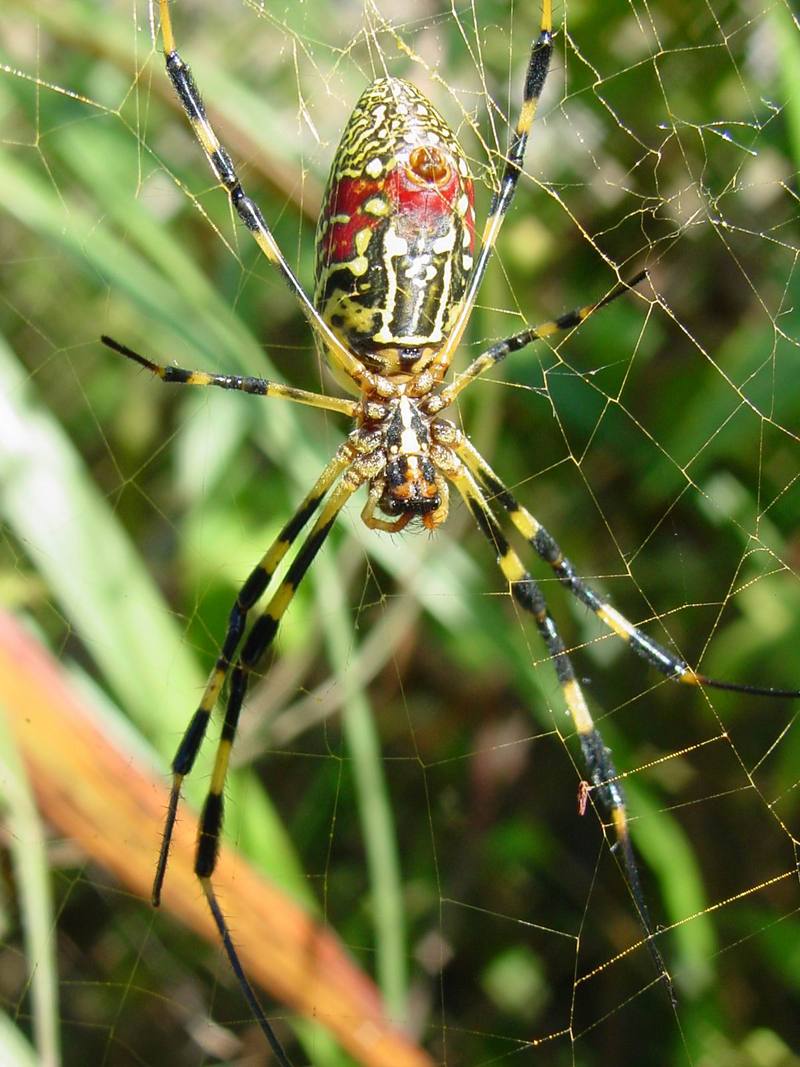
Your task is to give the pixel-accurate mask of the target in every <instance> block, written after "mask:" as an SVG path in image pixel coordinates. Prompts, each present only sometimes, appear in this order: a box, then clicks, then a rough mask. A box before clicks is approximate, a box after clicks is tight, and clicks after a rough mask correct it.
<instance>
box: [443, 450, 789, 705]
mask: <svg viewBox="0 0 800 1067" xmlns="http://www.w3.org/2000/svg"><path fill="white" fill-rule="evenodd" d="M458 440H459V443H458V444H456V445H454V446H451V447H454V450H455V452H456V454H457V455H458V456H459V458H460V459H462V460H463V461H464V463H465V464H466V465H467V467H468V468H469V470H470V471H471V472H472V473H473V474H474V475H475V477H476V478H477V479H478V482H479V483H480V485H481V486H482V487H483V489H484V490H485V491H486V492H487V493H488V494H489V496H490V498H491V499H492V500H496V501H497V502H498V503H499V504H500V506H501V507H502V508H504V510H505V511H507V512H508V517H509V518H510V519H511V522H512V523H513V524H514V526H515V527H516V528H517V530H519V532H520V533H521V534H522V536H523V537H524V538H525V539H526V540H527V541H528V543H529V544H530V545H531V547H532V548H533V549H534V551H535V552H536V553H537V555H538V556H539V557H540V558H541V559H543V560H544V562H545V563H547V564H548V565H549V566H550V567H551V568H552V570H553V572H554V573H555V575H556V577H557V578H558V580H559V581H560V582H561V584H562V585H564V586H566V588H567V589H569V591H570V592H571V593H572V594H573V596H575V597H577V599H578V600H580V602H581V603H582V604H585V605H586V607H587V608H589V609H590V610H591V611H593V612H594V614H595V615H596V616H597V617H598V619H600V620H601V622H603V623H605V625H606V626H607V627H608V628H609V629H610V630H611V631H612V632H613V633H615V634H616V635H617V637H621V638H622V640H623V641H625V642H626V643H627V644H628V645H629V646H630V648H631V649H632V650H633V651H634V652H635V653H636V655H637V656H641V658H642V659H644V660H646V661H647V662H648V663H649V664H650V665H651V666H652V667H655V668H656V670H657V671H660V672H661V674H663V675H665V676H666V677H667V678H669V679H670V680H671V681H674V682H682V683H683V684H684V685H694V686H709V687H711V688H713V689H727V690H731V691H733V692H735V693H749V694H751V695H752V696H765V697H784V698H793V697H800V690H797V689H772V688H763V687H761V686H755V685H746V684H741V683H739V682H724V681H719V680H718V679H715V678H708V677H706V676H705V675H704V674H698V673H697V672H696V671H694V670H693V669H692V668H691V667H690V666H689V664H688V663H687V662H686V661H685V660H684V659H683V658H682V657H681V656H677V655H676V654H675V653H674V652H670V650H669V649H668V648H666V647H665V646H664V645H662V644H660V642H658V641H655V640H654V639H653V638H652V637H649V636H648V635H647V634H646V633H645V632H644V631H643V630H641V629H639V627H638V626H636V625H635V624H634V623H632V622H630V620H628V619H626V618H625V616H624V615H622V614H621V613H620V612H619V611H617V609H616V608H614V607H612V606H611V604H610V603H609V601H608V600H606V599H605V598H604V597H602V596H601V595H600V594H599V593H597V592H596V591H595V590H594V589H592V587H591V586H590V585H589V584H588V583H587V582H585V581H584V580H583V578H581V577H580V576H579V575H578V574H576V573H575V567H574V566H573V564H572V563H571V562H570V560H569V559H567V557H566V556H565V555H564V554H563V552H562V551H561V548H560V547H559V545H558V543H557V541H556V540H555V538H554V537H553V536H552V534H550V533H549V532H548V531H547V530H546V529H545V528H544V526H542V524H541V523H540V522H539V521H538V519H536V518H535V517H534V516H533V515H532V514H531V513H530V512H529V511H528V510H527V509H526V508H524V507H523V506H522V505H521V504H520V503H519V502H518V501H517V499H516V498H515V497H514V496H513V494H512V493H511V492H510V491H509V490H508V489H507V488H506V486H505V485H504V483H503V482H502V481H501V480H500V478H498V476H497V475H496V474H495V472H494V471H493V470H492V468H491V467H490V466H489V464H488V463H487V462H486V460H485V459H484V458H483V456H482V455H481V454H480V452H478V450H477V449H476V448H475V447H474V445H472V444H471V443H470V442H469V441H468V440H467V439H466V437H464V436H463V435H462V434H459V435H458Z"/></svg>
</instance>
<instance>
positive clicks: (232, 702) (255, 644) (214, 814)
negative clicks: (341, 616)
mask: <svg viewBox="0 0 800 1067" xmlns="http://www.w3.org/2000/svg"><path fill="white" fill-rule="evenodd" d="M361 482H362V478H361V477H360V476H359V475H357V474H355V473H354V472H353V470H352V468H350V469H349V470H348V471H347V472H346V473H345V474H344V475H343V477H342V479H341V481H340V482H339V484H338V486H337V487H336V489H335V490H334V491H333V492H332V493H331V496H330V498H329V500H328V502H327V503H326V504H325V506H324V507H323V509H322V511H321V512H320V514H319V517H318V518H317V521H316V522H315V523H314V526H313V527H312V528H311V531H310V533H309V534H308V536H307V537H306V539H305V541H304V542H303V544H302V545H301V547H300V549H299V551H298V552H297V555H296V556H295V557H294V559H293V560H292V562H291V564H290V565H289V568H288V570H287V571H286V575H285V577H284V578H283V580H282V581H281V583H280V585H279V586H278V588H277V589H276V591H275V593H274V594H273V595H272V598H271V599H270V601H269V603H268V604H267V607H266V609H265V610H264V613H263V614H262V615H261V616H260V617H259V618H258V619H257V620H256V622H255V624H254V625H253V627H252V629H251V630H250V633H249V634H248V636H247V638H246V639H245V642H244V646H243V648H242V651H241V654H240V656H239V659H238V660H237V662H236V666H235V667H234V669H233V673H232V675H231V686H230V694H229V696H228V705H227V708H226V711H225V721H224V723H223V726H222V733H221V735H220V739H219V742H218V744H217V754H216V759H215V761H214V769H213V772H212V775H211V785H210V788H209V791H208V796H207V797H206V801H205V804H204V805H203V811H202V814H201V816H200V825H199V829H198V835H197V853H196V858H195V868H194V869H195V873H196V874H197V876H198V878H199V879H200V882H201V884H202V886H203V892H204V893H205V895H206V899H207V900H208V904H209V907H210V909H211V913H212V915H213V917H214V922H215V923H216V925H217V929H218V930H219V934H220V937H221V939H222V943H223V946H224V948H225V952H226V953H227V956H228V959H229V960H230V963H231V966H232V968H233V971H234V973H235V975H236V977H237V979H238V981H239V985H240V986H241V989H242V992H243V993H244V996H245V998H246V1000H247V1002H248V1004H249V1006H250V1008H251V1010H252V1011H253V1013H254V1015H255V1017H256V1019H257V1021H258V1023H259V1025H260V1026H261V1029H262V1030H263V1032H264V1034H265V1036H266V1037H267V1039H268V1041H269V1042H270V1044H271V1046H272V1048H273V1050H275V1052H276V1055H278V1059H279V1062H280V1063H281V1065H282V1067H285V1065H287V1064H288V1060H287V1058H286V1054H285V1053H284V1052H283V1049H282V1048H281V1045H280V1043H279V1042H278V1040H277V1038H276V1037H275V1035H274V1033H273V1031H272V1027H271V1026H270V1024H269V1021H268V1020H267V1018H266V1016H265V1015H264V1011H263V1009H262V1008H261V1006H260V1004H259V1003H258V998H257V997H256V995H255V991H254V990H253V987H252V986H251V985H250V982H249V980H248V978H247V975H246V974H245V972H244V969H243V967H242V964H241V961H240V959H239V956H238V953H237V952H236V948H235V946H234V944H233V939H232V937H231V932H230V929H229V927H228V924H227V922H226V920H225V916H224V915H223V913H222V909H221V908H220V906H219V901H218V900H217V897H216V894H215V892H214V888H213V885H212V883H211V877H212V875H213V873H214V868H215V866H216V862H217V855H218V852H219V841H220V833H221V831H222V820H223V810H224V800H223V794H224V790H225V779H226V777H227V774H228V764H229V762H230V754H231V749H232V747H233V742H234V739H235V737H236V729H237V726H238V723H239V714H240V712H241V710H242V704H243V701H244V698H245V694H246V692H247V683H248V681H249V678H250V675H251V674H252V673H253V672H254V671H255V670H256V669H257V667H258V664H259V662H260V660H261V659H262V657H263V656H264V654H265V653H266V652H267V650H268V649H269V647H270V645H271V644H272V642H273V641H274V639H275V635H276V634H277V632H278V627H279V626H280V622H281V619H282V618H283V615H284V613H285V611H286V609H287V608H288V607H289V605H290V604H291V602H292V598H293V597H294V594H295V593H296V591H297V588H298V586H299V585H300V582H301V581H302V579H303V576H304V575H305V573H306V571H307V570H308V568H309V567H310V566H311V563H312V562H313V560H314V557H315V556H316V554H317V552H319V550H320V548H321V547H322V544H323V542H324V541H325V538H326V537H327V536H328V534H329V532H330V530H331V527H332V526H333V524H334V522H335V521H336V516H337V515H338V514H339V512H340V511H341V509H342V507H343V506H344V504H345V503H346V502H347V500H348V499H349V498H350V496H352V494H353V493H354V492H355V491H356V489H358V487H359V486H360V485H361ZM287 547H288V546H287Z"/></svg>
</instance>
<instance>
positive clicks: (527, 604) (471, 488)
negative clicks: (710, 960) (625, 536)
mask: <svg viewBox="0 0 800 1067" xmlns="http://www.w3.org/2000/svg"><path fill="white" fill-rule="evenodd" d="M448 477H449V478H450V480H451V481H452V482H453V483H454V485H455V486H456V488H457V489H458V491H459V492H460V493H461V496H462V497H463V498H464V502H465V503H466V505H467V507H468V508H469V510H470V512H471V513H472V516H473V518H474V519H475V521H476V522H477V524H478V528H479V529H480V531H481V533H482V534H483V535H484V537H485V538H486V539H487V541H488V542H489V544H490V545H491V546H492V547H493V548H494V550H495V553H496V556H497V562H498V565H499V567H500V570H501V571H502V572H503V575H504V577H505V578H506V580H507V581H508V583H509V587H510V590H511V595H512V596H513V598H514V600H515V601H516V603H517V604H518V605H519V607H520V608H522V610H523V611H525V612H527V613H528V614H530V615H532V616H533V619H534V621H535V623H536V628H537V630H538V631H539V634H540V636H541V638H542V640H543V642H544V644H545V646H546V647H547V651H548V652H549V653H550V657H551V659H552V661H553V665H554V667H555V670H556V676H557V678H558V682H559V685H560V686H561V692H562V694H563V696H564V702H565V704H566V706H567V710H568V712H569V714H570V717H571V719H572V722H573V724H574V726H575V729H576V731H577V734H578V738H579V740H580V743H581V751H582V753H583V758H584V762H585V763H586V767H587V770H588V774H589V780H590V781H591V783H592V786H593V787H594V791H595V794H596V796H597V798H598V800H599V801H600V803H601V805H602V806H603V808H605V809H606V810H607V811H608V812H609V814H610V816H611V821H612V823H613V826H614V832H615V834H616V846H615V847H616V849H617V851H618V854H619V855H620V858H621V861H622V869H623V871H624V874H625V878H626V880H627V882H628V887H629V889H630V892H631V896H632V898H633V902H634V906H635V907H636V911H637V913H638V915H639V921H640V922H641V924H642V927H643V928H644V932H645V935H646V937H645V943H646V945H647V948H648V950H649V952H650V955H651V957H652V959H653V962H654V963H655V966H656V969H657V970H658V971H659V974H660V975H663V976H664V980H665V982H666V986H667V990H668V992H669V995H670V998H671V999H672V1001H673V1003H675V994H674V991H673V987H672V979H671V978H670V975H669V972H668V971H667V969H666V966H665V965H664V960H663V958H662V956H661V953H660V952H659V950H658V948H657V946H656V942H655V931H654V928H653V925H652V922H651V920H650V915H649V912H648V910H647V904H646V903H645V899H644V893H643V892H642V886H641V881H640V879H639V870H638V867H637V865H636V859H635V857H634V854H633V846H632V845H631V840H630V832H629V830H628V816H627V812H626V808H625V796H624V793H623V791H622V786H621V785H620V784H619V780H618V775H617V771H616V768H615V767H614V763H613V761H612V759H611V752H610V751H609V749H607V748H606V746H605V745H604V744H603V738H602V737H601V735H600V731H599V730H598V729H597V727H596V726H595V724H594V720H593V719H592V715H591V712H590V711H589V706H588V704H587V702H586V698H585V697H584V695H583V690H582V689H581V686H580V683H579V682H578V679H577V677H576V675H575V668H574V667H573V665H572V661H571V659H570V657H569V654H568V652H567V650H566V647H565V645H564V642H563V640H562V638H561V635H560V634H559V632H558V629H557V627H556V624H555V620H554V619H553V617H552V615H551V614H550V612H549V610H548V608H547V603H546V601H545V598H544V595H543V593H542V591H541V589H540V587H539V585H538V583H537V582H536V581H535V580H534V579H533V578H532V577H531V575H530V574H529V573H528V572H527V571H526V570H525V568H524V566H523V564H522V560H521V559H520V558H519V556H518V555H517V553H516V552H515V551H514V549H513V548H512V547H511V546H510V545H509V543H508V541H507V539H506V537H505V534H504V533H503V531H502V529H501V527H500V523H499V522H498V521H497V519H496V517H495V515H494V514H493V512H492V510H491V508H490V506H489V504H488V502H487V500H486V498H485V497H484V495H483V493H482V492H481V490H480V488H479V487H478V484H477V483H476V481H475V479H474V477H473V476H472V474H471V473H469V472H468V471H467V470H465V469H464V468H463V467H462V468H461V472H458V471H457V470H456V471H453V472H449V473H448Z"/></svg>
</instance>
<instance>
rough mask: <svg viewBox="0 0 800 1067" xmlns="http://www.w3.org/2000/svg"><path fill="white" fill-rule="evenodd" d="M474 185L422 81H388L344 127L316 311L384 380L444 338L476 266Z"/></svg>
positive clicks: (326, 215) (366, 96) (365, 97)
mask: <svg viewBox="0 0 800 1067" xmlns="http://www.w3.org/2000/svg"><path fill="white" fill-rule="evenodd" d="M474 243H475V213H474V194H473V184H472V178H471V177H470V173H469V168H468V166H467V161H466V158H465V156H464V153H463V151H462V149H461V147H460V145H459V144H458V141H457V140H456V137H455V135H454V133H453V132H452V130H451V129H450V127H449V126H448V125H447V123H446V122H445V120H444V119H443V118H442V116H441V115H440V114H439V113H438V112H437V111H436V109H435V108H434V107H433V105H432V104H431V103H430V101H429V100H428V99H427V98H426V97H425V96H424V95H423V94H422V93H421V92H420V91H419V90H418V89H416V88H415V87H414V86H413V85H410V84H409V83H408V82H405V81H402V80H400V79H398V78H382V79H379V80H378V81H375V82H373V83H372V85H370V86H369V87H368V88H367V89H366V90H365V91H364V93H363V94H362V95H361V98H360V99H359V101H358V103H357V104H356V107H355V109H354V111H353V113H352V115H351V116H350V119H349V121H348V123H347V126H346V127H345V129H344V133H343V135H342V139H341V142H340V144H339V147H338V149H337V151H336V155H335V157H334V160H333V165H332V167H331V173H330V176H329V178H328V185H327V189H326V194H325V202H324V207H323V210H322V214H321V215H320V219H319V223H318V225H317V269H316V292H315V304H316V306H317V308H318V310H319V311H320V314H321V315H322V317H323V318H324V319H325V321H326V322H327V323H328V325H329V326H330V327H331V328H332V329H333V331H334V332H335V333H336V334H337V336H338V337H340V338H341V339H342V341H343V342H344V343H345V344H346V345H347V346H348V347H349V348H350V349H351V350H352V351H353V352H354V353H355V354H356V355H357V356H358V357H359V358H360V359H361V360H363V362H364V363H366V364H367V365H368V366H369V367H370V368H371V369H373V370H377V371H379V372H380V373H382V374H386V375H392V374H402V373H419V371H420V369H421V368H422V367H424V365H425V363H426V362H427V360H428V359H429V358H430V354H431V353H432V352H434V351H435V350H436V349H437V348H438V347H439V346H440V345H441V344H442V343H443V342H444V340H445V338H446V337H447V334H448V332H449V330H450V327H451V324H452V321H453V316H454V314H455V313H456V311H457V310H458V307H459V306H460V303H461V300H462V298H463V296H464V290H465V288H466V284H467V279H468V277H469V273H470V270H471V268H472V253H473V248H474Z"/></svg>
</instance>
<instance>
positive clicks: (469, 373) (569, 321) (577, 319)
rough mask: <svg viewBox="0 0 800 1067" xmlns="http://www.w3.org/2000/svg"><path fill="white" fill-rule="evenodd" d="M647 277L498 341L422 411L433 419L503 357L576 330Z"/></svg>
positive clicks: (429, 401) (644, 271) (617, 287)
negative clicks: (537, 342)
mask: <svg viewBox="0 0 800 1067" xmlns="http://www.w3.org/2000/svg"><path fill="white" fill-rule="evenodd" d="M646 277H647V271H646V270H643V271H640V272H639V273H638V274H637V275H636V276H635V277H634V278H631V279H630V281H627V282H622V283H621V284H620V285H618V286H616V287H615V288H614V289H612V290H611V292H610V293H609V294H608V295H607V296H604V297H603V299H602V300H598V301H596V302H595V303H594V304H586V305H585V306H584V307H581V308H575V309H574V310H573V311H568V312H567V313H566V314H565V315H561V316H560V317H559V318H557V319H551V320H550V321H549V322H542V323H540V324H539V325H538V326H531V327H528V328H527V329H525V330H520V331H519V332H518V333H514V334H512V335H511V336H510V337H506V338H504V339H503V340H502V341H497V342H496V343H495V344H493V345H492V346H491V348H487V349H486V351H485V352H482V353H481V354H480V355H479V356H478V357H477V358H476V359H474V360H473V361H472V363H470V365H469V366H468V367H467V368H466V369H465V370H463V371H462V372H461V373H460V374H457V375H456V377H455V378H454V379H453V380H452V382H451V383H450V384H449V385H448V386H446V387H445V388H444V389H442V391H441V392H440V393H438V394H435V395H434V396H432V397H431V398H430V400H426V401H424V407H425V411H427V412H428V414H430V415H433V414H436V412H439V411H442V410H443V409H444V408H446V407H447V406H448V405H450V404H452V403H453V401H454V400H455V398H456V397H457V396H458V395H459V393H460V392H462V390H464V389H465V388H466V387H467V386H468V385H469V384H470V382H474V381H475V379H476V378H479V377H480V376H481V375H482V374H485V373H486V371H488V370H490V369H491V368H492V367H494V366H496V365H497V364H498V363H501V362H502V361H503V360H504V359H505V358H506V356H509V355H511V353H512V352H518V351H519V350H520V349H521V348H525V347H527V346H528V345H529V344H532V343H533V342H534V341H541V340H543V339H544V338H545V337H551V336H552V335H553V334H555V333H563V332H564V331H565V330H573V329H574V328H575V327H576V326H579V325H580V324H581V323H582V322H583V321H584V319H587V318H588V317H589V316H590V315H592V314H594V312H595V311H599V310H600V308H603V307H606V306H607V305H608V304H611V303H612V302H613V301H614V300H617V299H618V298H619V297H620V296H622V295H623V294H624V293H627V292H628V291H629V290H630V289H633V287H634V286H636V285H638V284H639V283H640V282H641V281H643V280H644V279H645V278H646Z"/></svg>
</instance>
